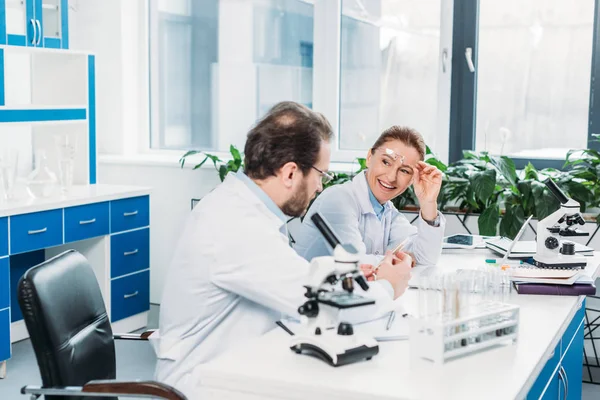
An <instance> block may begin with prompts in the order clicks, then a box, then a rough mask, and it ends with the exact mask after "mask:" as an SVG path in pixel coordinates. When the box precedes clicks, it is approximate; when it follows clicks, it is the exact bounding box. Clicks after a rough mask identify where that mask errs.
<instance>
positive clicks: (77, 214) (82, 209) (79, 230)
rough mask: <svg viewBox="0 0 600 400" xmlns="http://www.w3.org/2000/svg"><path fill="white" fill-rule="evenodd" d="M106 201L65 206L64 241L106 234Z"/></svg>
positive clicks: (107, 223)
mask: <svg viewBox="0 0 600 400" xmlns="http://www.w3.org/2000/svg"><path fill="white" fill-rule="evenodd" d="M108 232H109V204H108V202H102V203H96V204H86V205H84V206H77V207H69V208H65V242H67V243H68V242H75V241H77V240H83V239H89V238H93V237H97V236H103V235H108Z"/></svg>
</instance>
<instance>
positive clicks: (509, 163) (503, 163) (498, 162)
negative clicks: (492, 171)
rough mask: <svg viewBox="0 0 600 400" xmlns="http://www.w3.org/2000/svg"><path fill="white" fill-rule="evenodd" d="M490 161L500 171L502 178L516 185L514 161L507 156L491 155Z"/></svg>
mask: <svg viewBox="0 0 600 400" xmlns="http://www.w3.org/2000/svg"><path fill="white" fill-rule="evenodd" d="M490 162H491V163H492V165H493V166H494V167H496V168H498V170H499V171H500V173H501V174H502V176H503V177H504V179H506V180H507V181H508V182H509V183H510V184H511V185H512V186H516V185H517V168H516V167H515V162H514V161H513V160H511V159H510V158H508V157H507V156H502V157H491V158H490Z"/></svg>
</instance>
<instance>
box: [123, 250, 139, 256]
mask: <svg viewBox="0 0 600 400" xmlns="http://www.w3.org/2000/svg"><path fill="white" fill-rule="evenodd" d="M137 253H138V249H135V250H133V251H126V252H125V253H123V255H124V256H125V257H127V256H132V255H134V254H137Z"/></svg>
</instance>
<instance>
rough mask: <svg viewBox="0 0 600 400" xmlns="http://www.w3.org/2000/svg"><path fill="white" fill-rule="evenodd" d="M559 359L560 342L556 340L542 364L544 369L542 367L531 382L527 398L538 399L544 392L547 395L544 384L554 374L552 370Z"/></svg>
mask: <svg viewBox="0 0 600 400" xmlns="http://www.w3.org/2000/svg"><path fill="white" fill-rule="evenodd" d="M559 361H560V342H558V344H557V345H556V348H555V349H554V350H553V351H552V353H551V355H550V358H549V359H548V361H546V365H545V366H544V369H542V372H540V374H539V375H538V377H537V379H536V380H535V382H534V383H533V386H532V387H531V389H530V390H529V393H528V394H527V399H528V400H534V399H535V400H538V399H539V398H540V396H541V395H542V393H544V394H545V395H547V394H548V393H549V390H548V389H547V388H546V386H547V385H548V382H549V381H550V380H551V379H552V377H553V376H554V372H555V370H556V368H557V367H558V363H559ZM544 389H546V392H544Z"/></svg>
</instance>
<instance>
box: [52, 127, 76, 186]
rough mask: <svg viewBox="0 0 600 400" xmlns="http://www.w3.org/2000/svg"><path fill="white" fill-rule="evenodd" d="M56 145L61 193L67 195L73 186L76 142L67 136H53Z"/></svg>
mask: <svg viewBox="0 0 600 400" xmlns="http://www.w3.org/2000/svg"><path fill="white" fill-rule="evenodd" d="M54 143H55V145H56V151H57V155H58V157H57V159H58V172H59V182H60V188H61V193H62V194H63V195H65V194H68V193H69V191H70V190H71V186H73V171H74V165H75V153H76V151H77V141H76V140H75V139H73V138H72V137H70V136H69V135H56V136H54Z"/></svg>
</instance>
